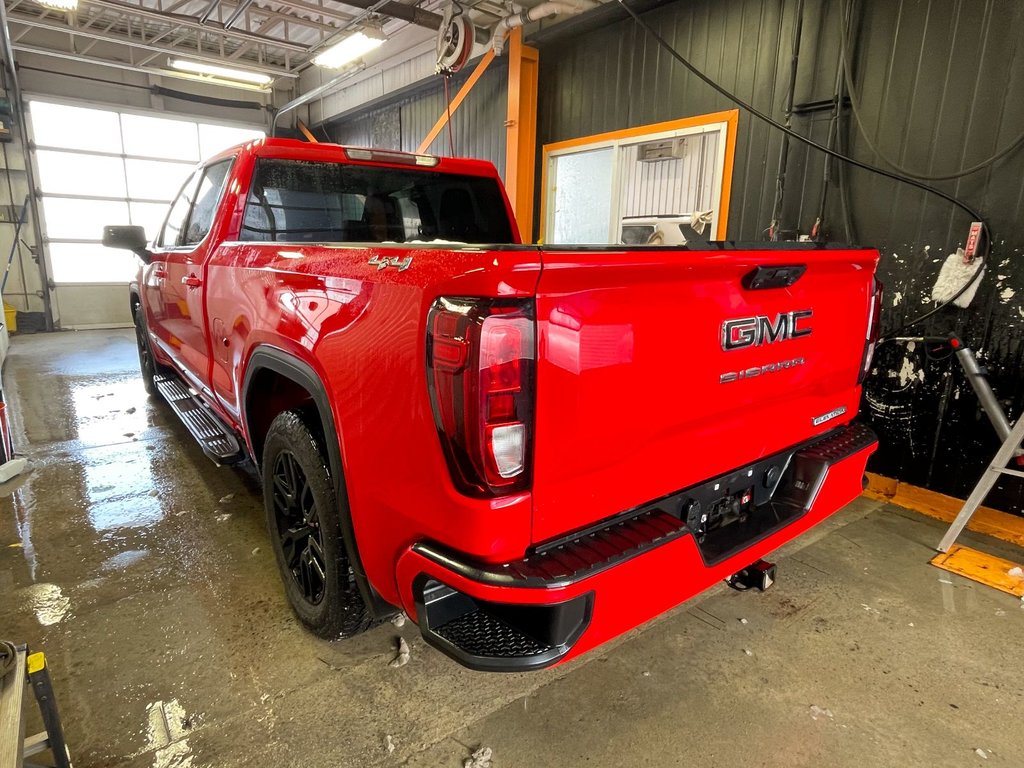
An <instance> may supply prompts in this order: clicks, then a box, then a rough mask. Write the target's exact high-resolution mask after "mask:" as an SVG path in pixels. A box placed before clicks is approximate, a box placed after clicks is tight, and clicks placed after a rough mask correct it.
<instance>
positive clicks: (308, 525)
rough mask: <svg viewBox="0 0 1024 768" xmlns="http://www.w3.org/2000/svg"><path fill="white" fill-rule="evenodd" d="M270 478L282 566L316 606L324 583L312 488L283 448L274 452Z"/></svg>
mask: <svg viewBox="0 0 1024 768" xmlns="http://www.w3.org/2000/svg"><path fill="white" fill-rule="evenodd" d="M272 480H273V486H274V513H275V516H276V519H277V536H278V539H279V540H280V542H281V550H282V552H283V553H284V560H285V566H286V567H287V568H288V570H289V571H290V572H291V575H292V578H293V579H294V580H295V584H296V585H297V586H298V588H299V590H300V591H301V593H302V597H303V598H304V599H305V600H306V602H307V603H309V604H310V605H319V604H320V603H321V601H322V600H323V599H324V591H325V587H326V584H327V563H326V560H325V557H324V543H323V533H322V532H321V530H320V516H319V515H318V514H317V509H316V500H315V499H314V498H313V491H312V489H311V488H310V487H309V481H308V480H307V479H306V473H305V472H303V471H302V467H300V466H299V463H298V461H296V460H295V454H294V453H292V452H291V451H287V450H285V451H281V453H279V454H278V455H277V461H276V462H275V463H274V469H273V475H272Z"/></svg>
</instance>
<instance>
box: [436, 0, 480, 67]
mask: <svg viewBox="0 0 1024 768" xmlns="http://www.w3.org/2000/svg"><path fill="white" fill-rule="evenodd" d="M475 35H476V27H475V26H474V25H473V20H472V19H470V18H469V14H467V13H465V12H464V11H463V9H462V6H461V5H459V4H458V3H456V2H451V3H448V5H447V6H445V9H444V15H443V16H442V18H441V26H440V27H439V28H438V30H437V67H436V69H437V71H438V72H439V73H446V74H454V73H455V72H458V71H459V70H460V69H462V68H463V67H464V66H466V62H467V61H469V57H470V55H471V54H472V53H473V40H474V37H475Z"/></svg>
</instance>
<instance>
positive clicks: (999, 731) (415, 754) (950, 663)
mask: <svg viewBox="0 0 1024 768" xmlns="http://www.w3.org/2000/svg"><path fill="white" fill-rule="evenodd" d="M136 371H137V361H136V358H135V350H134V346H133V337H132V334H131V332H130V331H90V332H79V333H62V334H55V335H49V336H43V335H39V336H30V337H19V338H16V339H15V340H14V343H13V346H12V349H11V354H10V358H9V360H8V362H7V365H6V368H5V371H4V376H3V381H4V389H5V393H6V396H7V401H8V409H9V412H10V414H11V421H12V425H13V428H14V433H15V436H16V440H17V442H18V446H19V448H20V449H21V451H22V452H23V453H24V454H25V455H27V456H28V457H29V458H30V460H31V471H29V472H28V473H27V474H26V475H24V476H23V477H20V478H17V479H15V480H13V481H11V482H9V483H7V484H5V485H3V486H0V637H3V638H6V639H9V640H13V641H15V642H27V643H29V645H30V646H31V647H32V648H34V649H39V650H43V651H45V652H46V654H47V657H48V659H49V661H50V665H51V670H52V674H53V677H54V682H55V684H56V689H57V694H58V698H59V701H60V706H61V710H62V714H63V718H64V722H65V727H66V730H67V736H68V740H69V743H70V746H71V748H72V750H73V756H74V758H75V765H76V766H79V768H94V767H96V766H105V767H106V766H111V767H115V766H122V767H124V768H127V767H128V766H131V767H132V768H135V767H140V768H141V767H142V766H147V767H152V768H206V767H207V766H209V767H211V768H220V767H221V766H391V765H396V766H397V765H407V766H415V767H417V768H421V767H422V768H428V767H429V768H434V767H436V766H452V767H453V768H457V767H458V766H461V765H462V764H463V763H462V761H463V759H464V758H466V757H467V756H468V755H469V753H470V750H471V748H474V747H476V746H479V745H486V746H489V747H491V748H492V749H493V755H494V758H493V759H494V766H495V768H513V767H515V768H546V767H547V766H552V767H553V766H559V767H565V766H581V765H588V766H630V767H632V766H658V767H659V768H662V767H665V766H723V767H729V768H737V767H740V766H851V767H853V766H857V767H858V768H860V767H862V766H900V767H901V768H902V767H904V766H917V765H926V764H927V765H929V766H965V765H974V764H979V765H980V764H985V765H1008V766H1020V765H1022V764H1024V728H1022V727H1021V725H1020V716H1021V714H1022V713H1024V665H1021V663H1020V652H1019V647H1018V645H1019V638H1020V637H1021V630H1022V628H1024V609H1022V603H1021V602H1020V601H1019V600H1016V599H1014V598H1011V597H1010V596H1008V595H1004V594H1002V593H999V592H996V591H994V590H990V589H988V588H986V587H982V586H979V585H976V584H974V583H972V582H970V581H967V580H965V579H961V578H959V577H957V576H952V575H950V574H947V573H945V572H943V571H939V570H936V569H934V568H933V567H931V566H929V565H928V559H929V558H930V556H931V554H932V549H931V548H932V547H933V546H934V544H935V543H936V542H937V541H938V540H939V538H940V536H941V532H942V526H941V525H939V524H938V523H936V522H934V521H931V520H928V519H925V518H923V517H920V516H918V515H916V514H914V513H912V512H908V511H906V510H901V509H899V508H897V507H893V506H891V505H883V504H881V503H879V502H875V501H870V500H866V499H861V500H858V501H857V502H855V503H853V504H851V505H850V506H849V507H847V508H846V509H845V510H843V511H841V512H840V513H838V514H837V515H835V516H834V517H833V518H832V519H830V520H829V521H828V522H827V523H826V524H825V525H823V526H820V527H819V528H818V529H816V530H815V531H812V532H811V533H810V534H808V535H807V536H805V537H803V538H802V539H801V540H799V541H798V542H794V543H793V544H791V545H790V546H789V547H787V548H785V549H784V550H783V551H782V552H781V553H780V555H779V557H778V561H779V566H780V571H779V577H780V578H779V581H778V583H777V584H776V586H775V587H773V588H772V589H771V590H769V591H768V592H767V593H764V594H759V593H758V594H751V593H746V594H739V593H736V592H732V591H730V590H728V589H725V588H721V587H720V588H715V589H713V590H711V591H710V592H709V593H707V594H706V595H704V596H703V597H702V598H701V599H699V600H697V601H693V602H691V603H689V604H687V605H684V606H681V607H680V608H678V609H676V610H674V611H671V612H670V613H668V614H667V615H665V616H663V617H661V618H660V619H658V620H656V621H653V622H651V623H650V624H648V625H646V626H644V627H642V628H640V629H638V630H636V631H634V632H632V633H630V634H628V635H627V636H626V637H624V638H621V639H620V640H618V641H616V642H614V643H611V644H610V645H609V646H606V647H605V648H602V649H600V650H599V651H597V652H594V653H591V654H589V655H588V656H587V657H585V658H583V659H580V660H577V661H575V662H573V663H570V664H568V665H566V666H564V667H561V668H557V669H554V670H548V671H544V672H536V673H530V674H519V675H487V674H483V673H476V672H469V671H467V670H464V669H462V668H460V667H458V666H456V665H455V664H454V663H453V662H451V661H449V660H448V659H447V658H445V657H444V656H442V655H441V654H439V653H438V652H436V651H434V650H433V649H431V648H429V647H427V646H425V645H424V644H423V642H422V641H421V640H420V639H419V636H418V633H417V630H416V628H415V627H414V626H412V625H411V624H406V626H405V627H403V628H401V629H398V628H396V627H394V626H392V625H391V624H386V625H384V626H380V627H377V628H375V629H373V630H371V631H370V632H367V633H366V634H364V635H362V636H360V637H358V638H354V639H352V640H348V641H343V642H336V643H330V642H324V641H321V640H318V639H316V638H314V637H312V636H310V635H309V634H307V633H306V632H304V631H303V630H302V629H301V627H300V626H299V625H298V624H297V622H296V621H295V619H294V618H293V617H292V614H291V613H290V611H289V609H288V606H287V604H286V603H285V599H284V595H283V592H282V588H281V583H280V581H279V579H278V576H277V572H276V569H275V565H274V562H273V557H272V553H271V552H270V549H269V547H268V545H267V541H266V537H265V532H264V526H263V518H262V512H261V508H260V500H259V496H258V491H257V487H256V484H255V481H254V480H253V479H252V477H251V476H250V475H248V474H246V473H245V472H243V471H238V470H230V469H217V468H216V467H214V466H213V465H212V464H211V463H210V462H209V461H208V460H207V459H206V458H205V456H204V455H203V454H202V452H201V451H200V449H199V448H198V447H197V446H196V445H195V444H194V443H193V442H192V440H191V438H190V437H189V435H188V434H187V433H186V432H185V430H184V429H183V428H182V427H181V426H180V425H179V424H178V423H176V421H175V419H174V417H173V415H171V414H170V412H169V411H168V410H167V409H166V407H164V406H163V405H162V404H161V403H160V402H159V401H157V400H151V399H149V398H147V397H146V395H145V393H144V391H143V389H142V385H141V382H140V381H139V379H138V375H137V372H136ZM964 541H965V542H966V543H973V544H974V545H975V546H979V547H981V548H984V549H986V550H988V551H991V552H993V553H996V554H1001V555H1002V556H1004V557H1007V558H1009V559H1013V560H1016V561H1018V562H1020V561H1022V559H1024V553H1022V552H1021V551H1020V550H1018V549H1015V548H1013V547H1011V546H1009V545H1006V544H1003V543H1001V542H997V541H996V540H994V539H988V538H977V537H975V536H973V535H971V534H968V535H966V536H965V537H964ZM639 588H642V587H641V585H638V589H639ZM399 636H401V637H405V638H406V639H407V640H408V642H409V644H410V646H411V649H412V657H411V661H410V662H409V664H407V665H406V666H404V667H401V668H397V669H394V668H391V667H389V666H388V662H390V661H391V659H392V658H393V656H394V648H395V643H396V641H397V638H398V637H399ZM29 727H30V728H36V729H38V728H39V719H38V717H37V716H36V715H35V714H34V713H32V717H31V719H30V723H29ZM389 745H390V747H391V748H390V749H389ZM975 750H982V751H983V752H982V753H977V752H976V751H975ZM982 754H983V755H984V757H982Z"/></svg>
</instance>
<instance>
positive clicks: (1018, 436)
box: [925, 336, 1024, 552]
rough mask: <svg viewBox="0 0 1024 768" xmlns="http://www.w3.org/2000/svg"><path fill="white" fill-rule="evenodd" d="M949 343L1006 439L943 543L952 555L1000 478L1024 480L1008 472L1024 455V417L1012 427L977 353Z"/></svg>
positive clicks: (952, 341) (1014, 471)
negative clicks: (957, 542) (1008, 477)
mask: <svg viewBox="0 0 1024 768" xmlns="http://www.w3.org/2000/svg"><path fill="white" fill-rule="evenodd" d="M925 341H928V339H925ZM945 341H946V343H948V344H949V346H950V347H952V348H953V351H954V352H955V353H956V356H957V359H958V360H959V361H960V366H961V367H962V368H963V369H964V374H965V375H966V376H967V381H968V383H970V385H971V388H972V389H973V390H974V392H975V394H976V395H977V396H978V401H979V402H980V403H981V407H982V409H983V410H984V411H985V413H986V414H987V415H988V418H989V421H991V422H992V426H993V428H994V429H995V431H996V434H998V435H999V436H1000V437H1001V438H1003V444H1002V445H1001V446H1000V447H999V450H998V451H996V455H995V457H994V458H993V459H992V461H991V463H990V464H989V465H988V468H987V469H986V470H985V472H984V474H983V475H982V476H981V479H980V480H979V481H978V484H977V485H976V486H974V490H973V491H971V495H970V496H968V497H967V501H965V502H964V505H963V507H961V509H960V512H959V513H958V514H957V516H956V518H955V519H954V520H953V522H952V524H950V526H949V529H948V530H947V531H946V535H945V536H943V537H942V541H941V542H939V546H938V550H939V552H948V551H949V549H950V547H952V546H953V543H954V542H955V541H956V539H957V537H958V536H959V535H960V533H961V532H962V531H963V529H964V528H965V527H967V523H968V522H969V521H970V519H971V516H972V515H973V514H974V513H975V511H976V510H977V509H978V507H980V506H981V503H982V502H983V501H984V500H985V497H986V496H988V494H989V492H990V491H991V490H992V487H993V486H994V485H995V484H996V481H998V480H999V476H1000V475H1012V476H1014V477H1020V478H1024V472H1021V471H1020V470H1017V469H1007V467H1006V465H1007V464H1008V463H1009V462H1010V461H1011V460H1012V459H1014V458H1015V457H1020V456H1021V455H1022V453H1024V451H1021V443H1022V442H1024V417H1022V418H1019V419H1017V423H1016V424H1014V425H1013V427H1012V428H1011V426H1010V421H1009V419H1007V418H1006V413H1005V412H1004V411H1003V407H1002V406H1001V405H1000V404H999V400H998V399H996V396H995V393H994V392H993V391H992V386H991V385H990V384H989V383H988V377H987V375H986V374H987V373H988V372H987V371H986V370H985V369H984V368H982V367H981V366H979V365H978V360H977V358H975V356H974V353H973V352H972V351H971V350H970V348H969V347H967V346H965V345H964V344H963V342H961V341H960V339H958V338H957V337H956V336H950V337H949V338H948V339H946V340H945Z"/></svg>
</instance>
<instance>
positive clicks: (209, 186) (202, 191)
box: [181, 160, 232, 245]
mask: <svg viewBox="0 0 1024 768" xmlns="http://www.w3.org/2000/svg"><path fill="white" fill-rule="evenodd" d="M231 162H232V161H231V160H223V161H221V162H219V163H216V164H214V165H211V166H209V167H208V168H207V169H206V170H205V171H204V172H203V178H202V180H201V181H200V182H199V188H198V189H197V190H196V196H195V204H194V205H193V206H192V214H191V215H190V216H189V217H188V225H187V226H186V227H185V235H184V237H182V239H181V244H182V245H196V244H198V243H200V242H202V240H203V238H204V237H206V235H207V234H208V233H209V231H210V227H212V226H213V217H214V214H216V213H217V206H218V205H219V204H220V198H221V195H222V194H223V192H224V185H225V183H226V182H227V179H228V171H230V170H231Z"/></svg>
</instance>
